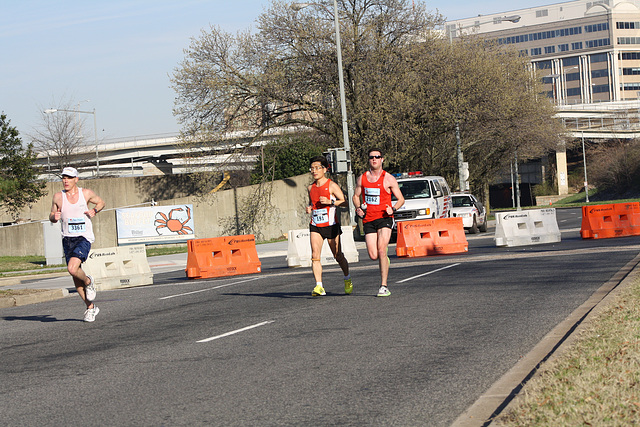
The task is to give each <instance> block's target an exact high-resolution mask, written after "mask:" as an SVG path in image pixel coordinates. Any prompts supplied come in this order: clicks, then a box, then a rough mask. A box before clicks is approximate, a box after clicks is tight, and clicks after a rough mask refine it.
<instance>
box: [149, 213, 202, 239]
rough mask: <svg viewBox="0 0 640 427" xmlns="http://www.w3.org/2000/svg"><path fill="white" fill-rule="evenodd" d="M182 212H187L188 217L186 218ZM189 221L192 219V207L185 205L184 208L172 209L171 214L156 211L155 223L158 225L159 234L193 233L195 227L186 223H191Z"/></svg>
mask: <svg viewBox="0 0 640 427" xmlns="http://www.w3.org/2000/svg"><path fill="white" fill-rule="evenodd" d="M182 212H186V218H184V215H181V213H182ZM174 213H175V215H174ZM189 221H191V208H190V207H189V206H185V207H184V208H174V209H171V210H170V211H169V215H165V214H164V212H158V213H156V220H155V221H154V224H155V225H156V231H157V232H158V235H164V234H170V233H177V234H193V228H191V227H189V226H188V225H185V224H187V223H189ZM167 231H168V233H167Z"/></svg>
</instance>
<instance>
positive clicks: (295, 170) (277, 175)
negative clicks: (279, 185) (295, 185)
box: [251, 135, 327, 184]
mask: <svg viewBox="0 0 640 427" xmlns="http://www.w3.org/2000/svg"><path fill="white" fill-rule="evenodd" d="M326 147H327V145H326V142H324V143H323V141H321V140H318V138H313V137H312V135H300V136H289V137H283V138H281V139H280V140H278V141H277V142H274V143H272V144H269V145H267V146H266V147H264V150H263V153H262V154H260V157H259V158H258V161H257V163H256V166H255V168H254V169H253V173H252V174H251V183H252V184H258V183H260V182H261V181H264V180H269V181H274V180H278V179H284V178H289V177H292V176H296V175H302V174H304V173H307V172H309V159H311V158H312V157H315V156H319V155H321V154H322V153H323V151H324V149H325V148H326Z"/></svg>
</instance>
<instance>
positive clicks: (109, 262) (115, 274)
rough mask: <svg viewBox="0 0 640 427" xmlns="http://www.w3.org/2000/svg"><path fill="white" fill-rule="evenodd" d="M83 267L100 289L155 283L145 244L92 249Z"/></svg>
mask: <svg viewBox="0 0 640 427" xmlns="http://www.w3.org/2000/svg"><path fill="white" fill-rule="evenodd" d="M82 269H83V270H84V272H85V273H87V274H89V275H91V276H92V277H93V280H94V282H95V284H96V287H97V289H98V290H106V289H116V288H126V287H130V286H141V285H151V284H153V273H151V268H150V267H149V262H148V261H147V253H146V251H145V246H144V245H132V246H117V247H113V248H102V249H95V250H93V249H92V250H91V252H89V257H88V258H87V260H86V261H85V262H84V263H83V264H82Z"/></svg>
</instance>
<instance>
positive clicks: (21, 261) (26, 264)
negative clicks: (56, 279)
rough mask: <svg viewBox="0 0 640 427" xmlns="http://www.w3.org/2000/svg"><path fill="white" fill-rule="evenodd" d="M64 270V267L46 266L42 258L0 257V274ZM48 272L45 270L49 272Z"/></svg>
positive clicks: (45, 261)
mask: <svg viewBox="0 0 640 427" xmlns="http://www.w3.org/2000/svg"><path fill="white" fill-rule="evenodd" d="M56 267H60V268H64V267H65V266H64V265H54V266H51V265H49V266H48V265H47V260H46V259H45V257H43V256H0V273H6V272H9V271H25V270H38V269H45V268H46V269H51V268H56ZM49 271H50V270H47V272H49Z"/></svg>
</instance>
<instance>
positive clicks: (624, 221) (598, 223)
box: [580, 202, 640, 239]
mask: <svg viewBox="0 0 640 427" xmlns="http://www.w3.org/2000/svg"><path fill="white" fill-rule="evenodd" d="M580 235H581V236H582V238H583V239H609V238H612V237H624V236H640V203H639V202H633V203H612V204H609V205H590V206H583V207H582V226H581V227H580Z"/></svg>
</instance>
